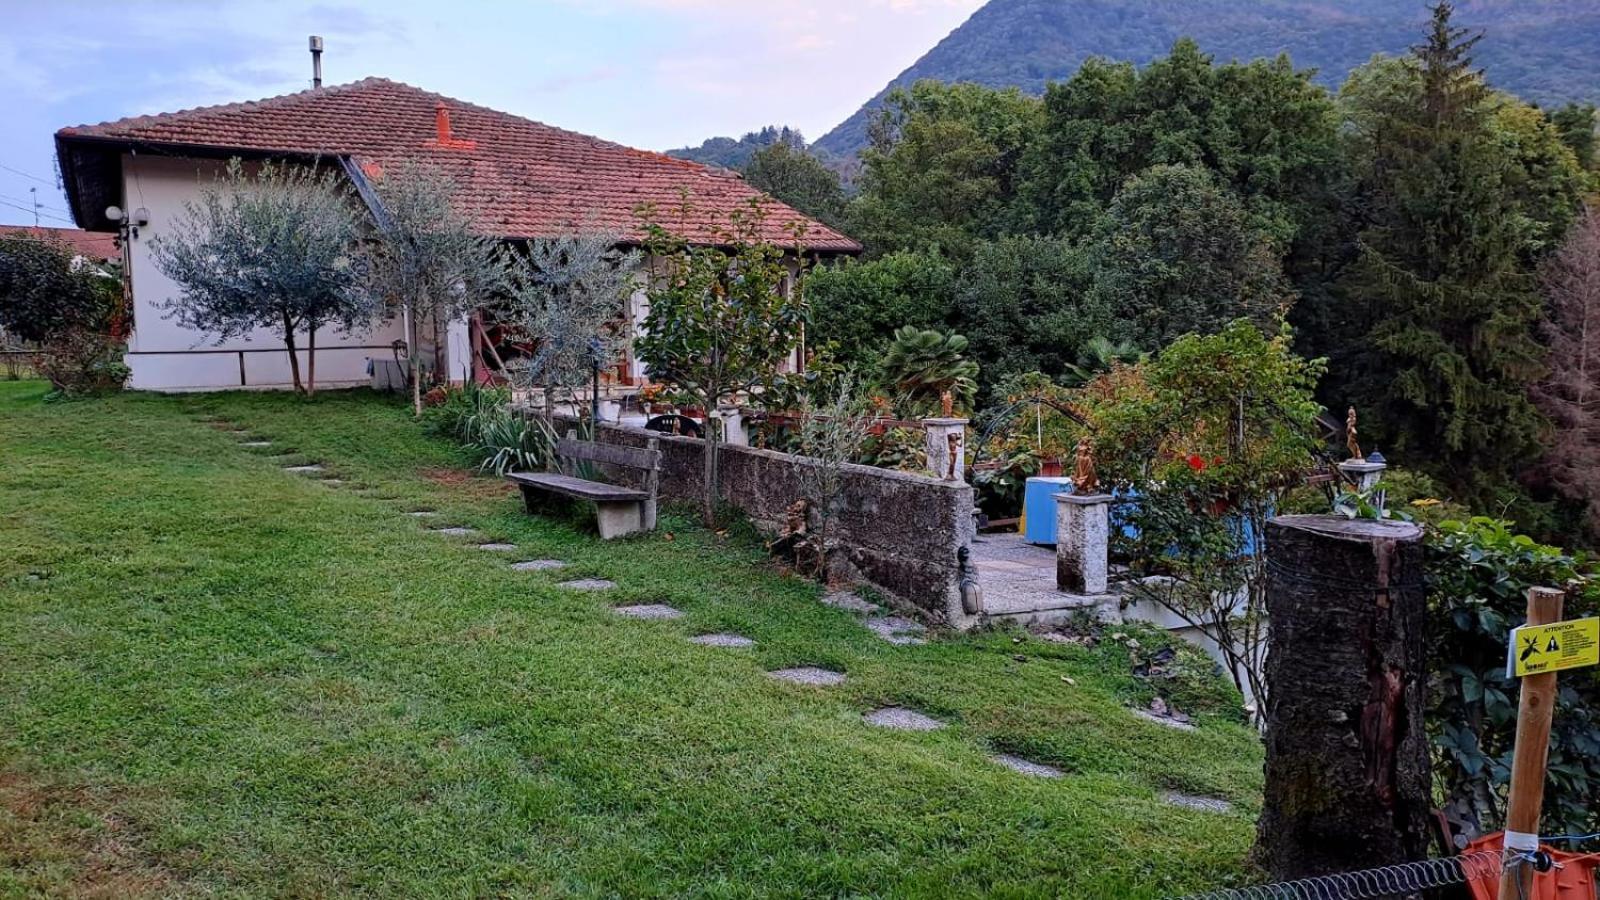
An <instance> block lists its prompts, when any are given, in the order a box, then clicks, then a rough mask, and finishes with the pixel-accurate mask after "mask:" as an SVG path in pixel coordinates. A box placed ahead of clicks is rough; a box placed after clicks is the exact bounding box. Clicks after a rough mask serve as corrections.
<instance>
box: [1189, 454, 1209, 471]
mask: <svg viewBox="0 0 1600 900" xmlns="http://www.w3.org/2000/svg"><path fill="white" fill-rule="evenodd" d="M1205 467H1206V461H1205V460H1203V459H1201V458H1200V454H1198V453H1191V454H1189V468H1191V469H1193V470H1195V471H1196V472H1199V471H1201V470H1203V469H1204V468H1205Z"/></svg>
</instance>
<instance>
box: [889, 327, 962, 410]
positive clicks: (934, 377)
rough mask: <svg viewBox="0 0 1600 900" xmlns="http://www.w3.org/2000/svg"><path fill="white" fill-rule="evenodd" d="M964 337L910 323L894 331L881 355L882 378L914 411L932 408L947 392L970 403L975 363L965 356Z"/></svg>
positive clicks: (958, 399) (956, 398)
mask: <svg viewBox="0 0 1600 900" xmlns="http://www.w3.org/2000/svg"><path fill="white" fill-rule="evenodd" d="M966 352H967V339H966V338H964V337H962V336H961V335H959V334H943V333H941V332H938V331H934V330H932V329H929V330H926V331H924V330H922V329H918V328H914V327H912V326H910V325H907V326H906V327H904V328H902V329H900V330H899V331H896V332H895V333H894V342H893V343H891V344H890V345H889V352H888V353H886V354H884V357H883V380H884V383H885V386H886V387H889V388H892V389H893V390H895V391H897V392H898V393H899V394H900V396H902V397H904V398H905V399H906V401H907V402H908V403H910V404H912V405H913V407H914V408H915V409H916V410H917V411H918V412H926V411H927V410H929V409H932V408H933V407H934V406H935V405H936V404H937V403H939V401H940V398H941V397H942V396H943V395H944V394H945V393H946V392H949V393H950V394H951V395H952V397H953V398H954V399H955V400H957V401H960V402H963V403H970V402H971V401H972V397H973V395H974V394H975V393H976V392H977V387H978V385H977V377H978V364H977V363H975V362H973V361H972V360H970V359H967V358H966Z"/></svg>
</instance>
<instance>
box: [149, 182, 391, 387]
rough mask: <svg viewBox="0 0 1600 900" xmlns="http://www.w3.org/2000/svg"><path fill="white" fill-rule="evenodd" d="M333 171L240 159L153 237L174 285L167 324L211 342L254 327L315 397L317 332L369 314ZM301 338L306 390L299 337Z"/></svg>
mask: <svg viewBox="0 0 1600 900" xmlns="http://www.w3.org/2000/svg"><path fill="white" fill-rule="evenodd" d="M337 179H338V175H337V174H336V173H334V172H332V171H324V172H320V173H319V172H317V171H316V170H315V169H313V168H309V167H303V166H287V165H275V164H273V163H264V164H263V165H262V166H261V167H260V169H259V170H257V172H256V173H255V174H253V175H252V174H249V173H248V172H246V171H245V168H244V165H243V164H242V163H241V162H240V161H239V160H238V159H237V158H235V159H233V160H232V161H230V162H229V163H228V168H227V171H226V172H225V173H224V174H223V175H222V177H221V178H219V179H218V180H217V181H216V182H215V183H214V184H212V185H210V186H207V187H205V188H203V189H202V190H201V192H200V199H199V200H198V201H194V202H190V203H186V204H184V209H183V213H182V214H181V215H180V216H179V218H178V219H177V221H176V222H175V223H174V224H173V227H172V230H171V232H170V233H168V234H164V235H160V236H158V237H156V238H153V239H152V240H151V252H152V255H153V257H154V259H155V263H156V267H157V268H158V269H160V270H161V272H162V273H163V274H165V275H166V276H167V277H168V278H170V279H172V281H173V282H174V283H176V284H177V285H178V289H179V294H178V296H177V297H175V298H173V299H172V300H170V301H168V302H167V304H166V308H167V310H168V311H169V313H168V314H169V317H170V318H174V319H176V320H177V321H178V322H179V324H181V325H183V326H184V327H186V328H192V329H195V330H197V331H203V332H207V333H210V334H214V335H216V338H217V343H219V344H220V343H222V342H223V341H225V340H227V339H228V338H233V337H240V336H243V335H246V334H249V333H250V332H251V331H254V330H256V329H258V328H265V329H269V330H271V331H272V332H273V333H275V334H276V335H277V336H278V338H279V339H280V340H281V341H283V345H284V349H285V350H286V351H287V352H288V354H289V372H290V376H291V377H292V379H293V381H294V388H295V390H297V391H304V392H305V393H306V395H307V396H310V395H311V394H313V393H315V391H316V373H317V369H316V367H317V355H316V348H317V331H318V330H319V329H321V328H324V327H326V326H328V325H334V324H337V325H341V326H343V327H345V328H353V327H356V326H359V325H362V324H365V323H367V322H369V321H370V320H371V319H372V316H373V312H374V307H373V304H372V302H371V299H370V295H369V294H368V293H367V291H366V290H365V289H364V287H363V285H362V283H361V278H360V276H359V271H358V270H359V266H358V265H357V264H356V243H357V239H358V237H359V234H360V219H359V217H358V215H357V213H356V208H355V205H354V203H353V201H352V198H351V195H350V192H349V190H348V188H346V187H344V186H343V185H342V184H341V183H340V182H339V181H338V180H337ZM301 331H304V332H305V333H306V341H307V349H308V350H309V357H308V359H309V367H308V371H307V372H306V378H305V382H304V384H302V382H301V378H300V359H299V356H298V354H297V353H296V345H295V341H296V335H297V334H298V333H299V332H301Z"/></svg>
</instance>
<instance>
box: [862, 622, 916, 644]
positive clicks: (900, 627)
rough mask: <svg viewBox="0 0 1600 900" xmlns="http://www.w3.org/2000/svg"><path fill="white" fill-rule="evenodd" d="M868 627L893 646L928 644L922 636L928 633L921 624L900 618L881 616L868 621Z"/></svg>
mask: <svg viewBox="0 0 1600 900" xmlns="http://www.w3.org/2000/svg"><path fill="white" fill-rule="evenodd" d="M865 624H866V626H867V629H868V630H869V631H871V632H872V633H873V634H875V635H877V636H878V637H881V638H883V639H884V640H886V641H888V642H889V643H891V644H901V645H908V644H926V643H927V641H926V640H924V639H923V638H922V637H921V635H923V634H924V633H926V632H927V630H928V629H926V628H924V627H923V626H922V625H921V624H919V623H917V622H913V621H911V620H910V619H902V618H900V617H899V616H880V617H877V618H872V619H868V620H867V621H866V623H865Z"/></svg>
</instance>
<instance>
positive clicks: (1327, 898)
mask: <svg viewBox="0 0 1600 900" xmlns="http://www.w3.org/2000/svg"><path fill="white" fill-rule="evenodd" d="M1503 860H1504V857H1503V856H1502V854H1501V852H1500V851H1499V850H1479V851H1477V852H1475V853H1464V854H1462V855H1460V856H1452V857H1449V858H1446V859H1429V860H1424V861H1422V862H1413V863H1401V864H1399V865H1393V866H1383V867H1380V868H1376V869H1364V870H1362V871H1359V872H1343V873H1340V874H1337V875H1323V876H1319V877H1316V878H1305V879H1301V880H1299V881H1284V882H1279V883H1277V884H1263V885H1258V886H1255V887H1247V888H1230V889H1224V890H1220V891H1212V892H1210V893H1205V894H1194V895H1191V896H1188V897H1184V898H1182V900H1387V898H1397V897H1407V896H1410V895H1412V894H1415V893H1416V892H1418V891H1426V890H1431V889H1433V888H1442V887H1450V886H1452V885H1458V884H1466V883H1467V882H1469V881H1479V880H1483V879H1495V880H1498V879H1499V877H1500V873H1501V867H1502V864H1503Z"/></svg>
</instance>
